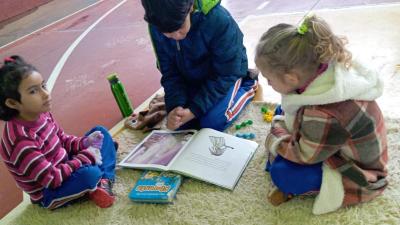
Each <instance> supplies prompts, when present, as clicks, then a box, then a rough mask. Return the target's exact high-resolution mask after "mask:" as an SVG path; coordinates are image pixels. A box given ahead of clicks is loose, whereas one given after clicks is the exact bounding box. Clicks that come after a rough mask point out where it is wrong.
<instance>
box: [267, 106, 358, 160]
mask: <svg viewBox="0 0 400 225" xmlns="http://www.w3.org/2000/svg"><path fill="white" fill-rule="evenodd" d="M296 120H299V121H296V122H295V124H294V128H295V129H294V131H293V133H292V134H291V138H290V139H289V140H288V139H286V140H283V141H282V142H281V143H280V146H279V148H278V149H277V151H278V154H279V155H281V156H282V157H284V158H286V159H288V160H290V161H292V162H296V163H299V164H315V163H318V162H322V161H324V160H326V159H328V158H329V157H331V156H332V155H334V154H335V153H336V152H338V151H339V150H340V149H341V147H342V146H343V145H344V144H345V142H346V140H347V139H348V138H349V136H350V135H349V133H348V132H347V131H346V130H345V129H344V128H343V127H342V126H341V124H340V123H339V121H338V120H337V119H335V118H334V117H332V116H330V115H328V114H327V113H325V112H323V111H320V110H308V109H306V110H304V109H303V110H299V112H298V115H297V119H296ZM274 129H278V128H274V127H273V128H272V131H271V133H274V131H273V130H274ZM279 129H281V128H279Z"/></svg>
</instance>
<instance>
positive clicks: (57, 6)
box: [0, 0, 99, 46]
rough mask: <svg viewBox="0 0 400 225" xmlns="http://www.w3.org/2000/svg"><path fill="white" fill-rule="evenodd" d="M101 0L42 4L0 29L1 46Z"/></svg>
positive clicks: (62, 0)
mask: <svg viewBox="0 0 400 225" xmlns="http://www.w3.org/2000/svg"><path fill="white" fill-rule="evenodd" d="M98 1H99V0H84V1H83V0H67V1H66V0H53V1H51V2H49V3H48V4H45V5H42V6H40V7H38V8H37V9H35V10H32V11H31V12H29V13H26V14H24V15H23V16H20V17H18V18H17V19H15V20H10V21H11V22H10V23H8V24H3V26H2V27H1V29H0V46H3V45H5V44H7V43H10V42H12V41H14V40H16V39H18V38H20V37H23V36H25V35H27V34H30V33H32V32H34V31H36V30H38V29H40V28H42V27H44V26H46V25H49V24H51V23H53V22H55V21H57V20H60V19H62V18H64V17H65V16H68V15H70V14H72V13H74V12H76V11H79V10H80V9H83V8H85V7H87V6H89V5H92V4H94V3H96V2H98Z"/></svg>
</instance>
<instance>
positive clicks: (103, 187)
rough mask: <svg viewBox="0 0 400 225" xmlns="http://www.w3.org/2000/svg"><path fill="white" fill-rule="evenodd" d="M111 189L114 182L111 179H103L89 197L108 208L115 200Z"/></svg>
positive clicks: (99, 205)
mask: <svg viewBox="0 0 400 225" xmlns="http://www.w3.org/2000/svg"><path fill="white" fill-rule="evenodd" d="M111 189H112V182H111V181H110V180H109V179H101V180H100V182H99V184H98V185H97V189H96V190H94V191H93V192H91V193H89V199H90V200H92V201H93V202H94V203H95V204H96V205H97V206H98V207H100V208H108V207H110V206H111V205H112V204H113V203H114V201H115V196H114V194H113V193H112V190H111Z"/></svg>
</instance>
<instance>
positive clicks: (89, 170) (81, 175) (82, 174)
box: [75, 166, 102, 187]
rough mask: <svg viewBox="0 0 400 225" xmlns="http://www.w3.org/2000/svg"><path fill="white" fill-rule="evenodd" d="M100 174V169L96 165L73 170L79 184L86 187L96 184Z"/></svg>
mask: <svg viewBox="0 0 400 225" xmlns="http://www.w3.org/2000/svg"><path fill="white" fill-rule="evenodd" d="M101 175H102V171H101V170H100V168H99V167H98V166H83V167H81V168H79V169H78V170H77V171H76V172H75V176H76V177H77V178H78V180H79V182H80V183H81V184H86V185H87V186H88V187H89V186H90V187H91V186H93V185H95V184H97V182H98V181H99V180H100V178H101Z"/></svg>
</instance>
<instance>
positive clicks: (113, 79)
mask: <svg viewBox="0 0 400 225" xmlns="http://www.w3.org/2000/svg"><path fill="white" fill-rule="evenodd" d="M107 80H108V81H109V82H110V83H112V84H114V83H117V82H118V81H119V78H118V74H117V73H112V74H110V75H108V76H107Z"/></svg>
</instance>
